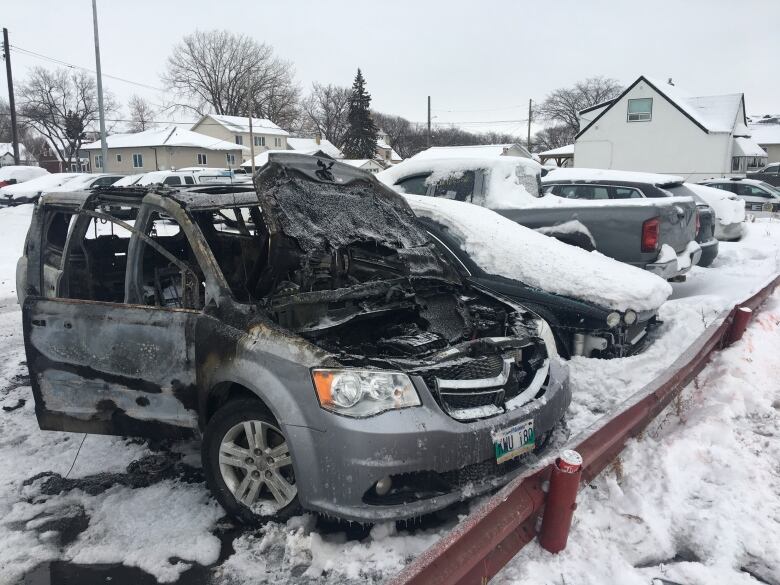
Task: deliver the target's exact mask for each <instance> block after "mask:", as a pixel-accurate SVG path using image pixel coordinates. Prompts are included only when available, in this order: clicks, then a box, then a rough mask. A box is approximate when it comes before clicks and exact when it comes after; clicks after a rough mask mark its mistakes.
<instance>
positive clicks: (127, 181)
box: [113, 173, 146, 187]
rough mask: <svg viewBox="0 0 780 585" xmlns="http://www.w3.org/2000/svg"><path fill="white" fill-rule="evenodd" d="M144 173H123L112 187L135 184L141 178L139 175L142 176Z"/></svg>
mask: <svg viewBox="0 0 780 585" xmlns="http://www.w3.org/2000/svg"><path fill="white" fill-rule="evenodd" d="M145 174H146V173H135V174H132V175H125V176H124V177H122V178H121V179H119V180H118V181H116V182H115V183H114V184H113V186H114V187H131V186H133V185H135V184H136V183H137V182H138V181H140V180H141V177H143V176H144V175H145Z"/></svg>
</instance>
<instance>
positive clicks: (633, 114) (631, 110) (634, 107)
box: [628, 98, 653, 122]
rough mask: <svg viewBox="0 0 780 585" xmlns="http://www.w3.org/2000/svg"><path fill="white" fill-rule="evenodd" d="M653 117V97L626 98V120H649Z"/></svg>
mask: <svg viewBox="0 0 780 585" xmlns="http://www.w3.org/2000/svg"><path fill="white" fill-rule="evenodd" d="M652 117H653V98H639V99H635V100H628V121H629V122H649V121H650V120H651V119H652Z"/></svg>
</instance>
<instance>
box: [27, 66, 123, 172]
mask: <svg viewBox="0 0 780 585" xmlns="http://www.w3.org/2000/svg"><path fill="white" fill-rule="evenodd" d="M103 104H104V108H105V111H106V117H110V116H111V115H113V114H115V113H116V111H117V108H116V105H115V102H114V99H113V96H112V95H111V94H110V93H108V92H106V93H104V96H103ZM19 113H20V115H21V117H22V118H24V120H25V125H26V126H27V127H28V128H32V129H34V130H35V131H37V132H38V133H39V134H41V135H42V136H43V137H45V138H46V139H48V141H49V143H50V144H51V146H52V148H53V149H54V150H55V151H56V153H57V154H58V155H59V157H60V158H61V159H62V160H63V161H65V163H66V165H67V166H68V168H69V167H70V164H71V161H72V160H73V158H74V157H76V156H77V153H78V151H79V149H80V148H81V143H82V142H83V140H84V138H85V131H86V130H87V129H89V128H91V127H94V126H95V124H96V123H97V122H98V116H99V114H98V102H97V90H96V86H95V80H94V79H93V78H92V76H91V75H89V74H87V73H86V72H83V71H68V70H67V69H55V70H49V69H45V68H43V67H36V68H34V69H33V70H32V71H31V72H30V76H29V77H28V79H27V80H26V83H24V84H23V85H22V86H21V88H20V90H19Z"/></svg>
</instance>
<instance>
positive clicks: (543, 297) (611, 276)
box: [405, 195, 672, 358]
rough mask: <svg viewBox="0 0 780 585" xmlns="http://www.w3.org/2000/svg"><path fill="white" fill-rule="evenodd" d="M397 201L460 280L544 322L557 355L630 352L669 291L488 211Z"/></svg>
mask: <svg viewBox="0 0 780 585" xmlns="http://www.w3.org/2000/svg"><path fill="white" fill-rule="evenodd" d="M405 197H406V200H407V201H408V203H409V205H410V206H411V208H412V210H413V211H414V212H415V215H417V217H419V218H420V221H421V223H422V224H423V225H425V227H426V229H427V230H428V232H429V233H430V234H431V235H432V236H433V237H434V239H435V240H436V241H437V243H438V245H439V246H440V248H441V249H442V250H443V251H444V253H445V254H446V255H447V256H449V257H450V259H451V260H452V262H453V264H455V265H456V266H457V267H458V268H459V270H460V272H461V274H462V276H463V277H464V278H465V279H466V280H467V281H469V282H471V283H473V284H475V285H477V286H479V287H481V288H484V289H486V290H490V291H492V292H493V293H495V294H497V295H500V296H501V297H507V298H511V299H512V300H513V301H515V302H518V303H520V304H522V305H523V306H525V307H527V308H529V309H531V310H532V311H534V312H536V313H537V314H538V315H539V316H541V317H542V318H544V319H545V320H546V321H547V322H548V323H549V324H550V326H551V327H552V329H553V333H554V335H555V341H556V345H557V347H558V352H559V353H560V354H561V355H563V356H566V357H571V356H586V357H603V358H610V357H623V356H626V355H631V354H632V353H636V352H637V351H639V350H641V348H642V347H644V346H645V345H646V341H647V340H648V338H649V336H648V333H649V332H650V330H652V328H653V327H654V326H655V325H656V324H657V323H658V321H657V319H656V314H657V311H658V308H659V307H660V306H661V304H662V303H663V302H664V301H665V300H666V299H667V297H668V296H669V295H670V294H671V293H672V287H671V286H670V285H669V283H667V282H666V281H665V280H663V279H662V278H660V277H658V276H655V275H654V274H650V273H648V272H647V271H644V270H640V269H639V268H635V267H633V266H628V265H626V264H624V263H621V262H617V261H615V260H612V259H611V258H607V257H606V256H603V255H602V254H599V253H598V252H587V251H585V250H582V249H579V248H576V247H573V246H569V245H567V244H564V243H563V242H560V241H558V240H556V239H554V238H550V237H548V236H545V235H542V234H540V233H537V232H536V231H534V230H531V229H528V228H526V227H523V226H521V225H519V224H517V223H515V222H513V221H511V220H509V219H507V218H505V217H503V216H501V215H499V214H497V213H495V212H493V211H490V210H489V209H485V208H483V207H476V206H473V205H470V204H468V203H462V202H459V201H451V200H447V199H436V198H433V197H423V196H418V195H405Z"/></svg>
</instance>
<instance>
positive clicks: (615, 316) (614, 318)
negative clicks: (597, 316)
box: [607, 311, 620, 329]
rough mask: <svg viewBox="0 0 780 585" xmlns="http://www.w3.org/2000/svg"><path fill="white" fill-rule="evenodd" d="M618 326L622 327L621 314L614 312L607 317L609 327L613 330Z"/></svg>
mask: <svg viewBox="0 0 780 585" xmlns="http://www.w3.org/2000/svg"><path fill="white" fill-rule="evenodd" d="M618 325H620V313H618V312H617V311H612V312H611V313H610V314H609V315H607V327H609V328H610V329H612V328H613V327H617V326H618Z"/></svg>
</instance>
